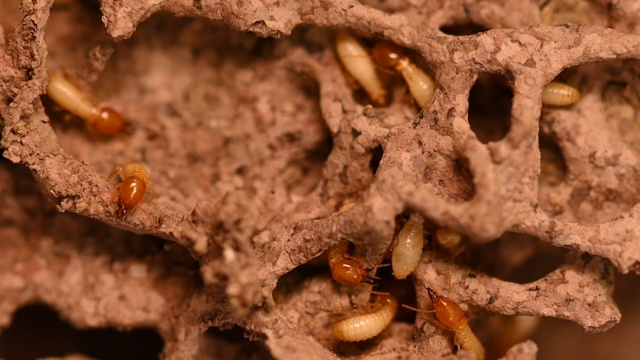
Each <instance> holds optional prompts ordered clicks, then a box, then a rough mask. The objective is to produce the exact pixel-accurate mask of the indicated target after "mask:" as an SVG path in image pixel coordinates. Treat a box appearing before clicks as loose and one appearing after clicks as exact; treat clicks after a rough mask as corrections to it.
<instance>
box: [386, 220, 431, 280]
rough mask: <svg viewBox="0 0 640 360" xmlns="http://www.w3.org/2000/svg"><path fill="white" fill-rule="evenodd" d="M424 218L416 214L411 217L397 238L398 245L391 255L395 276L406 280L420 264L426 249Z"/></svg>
mask: <svg viewBox="0 0 640 360" xmlns="http://www.w3.org/2000/svg"><path fill="white" fill-rule="evenodd" d="M423 223H424V218H423V217H422V215H420V214H419V213H417V212H415V213H413V214H411V216H409V219H408V220H407V222H406V223H405V224H404V226H403V227H402V229H401V230H400V232H399V233H398V237H397V245H396V247H395V248H394V249H393V251H392V253H391V267H392V269H393V276H395V277H396V278H397V279H404V278H406V277H407V276H408V275H409V274H410V273H411V272H412V271H413V270H415V268H416V266H418V262H420V255H422V248H423V247H424V226H423Z"/></svg>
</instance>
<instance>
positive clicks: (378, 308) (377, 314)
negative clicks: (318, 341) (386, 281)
mask: <svg viewBox="0 0 640 360" xmlns="http://www.w3.org/2000/svg"><path fill="white" fill-rule="evenodd" d="M372 308H373V312H371V313H369V314H366V315H360V316H356V317H353V318H350V319H346V320H343V321H340V322H339V323H337V324H335V325H334V326H333V329H332V330H333V335H334V336H335V337H336V338H338V339H339V340H341V341H363V340H367V339H371V338H372V337H374V336H376V335H378V334H380V333H381V332H382V331H384V329H386V328H387V326H389V324H391V320H393V318H394V316H396V312H398V302H397V301H396V299H395V298H394V297H393V296H391V295H388V294H384V295H377V296H376V300H375V301H374V303H373V304H372Z"/></svg>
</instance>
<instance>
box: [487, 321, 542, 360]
mask: <svg viewBox="0 0 640 360" xmlns="http://www.w3.org/2000/svg"><path fill="white" fill-rule="evenodd" d="M541 321H542V318H541V317H539V316H526V315H515V316H506V315H500V314H495V315H491V316H488V317H487V318H485V319H482V326H479V327H477V330H476V331H475V333H476V335H477V336H478V339H479V340H480V342H481V343H482V344H483V345H484V347H485V350H486V351H487V359H498V358H502V357H503V356H505V354H506V352H507V351H508V350H509V349H510V348H511V347H513V346H514V345H516V344H519V343H521V342H523V341H525V340H527V339H530V338H531V337H532V336H534V335H535V334H536V332H537V331H538V329H539V327H540V323H541Z"/></svg>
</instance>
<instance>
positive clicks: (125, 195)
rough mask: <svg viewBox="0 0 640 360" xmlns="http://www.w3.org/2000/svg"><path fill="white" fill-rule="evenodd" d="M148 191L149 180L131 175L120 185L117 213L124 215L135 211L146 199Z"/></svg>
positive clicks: (120, 215)
mask: <svg viewBox="0 0 640 360" xmlns="http://www.w3.org/2000/svg"><path fill="white" fill-rule="evenodd" d="M146 192H147V181H146V180H145V179H142V178H140V177H138V176H129V177H127V178H126V179H124V180H123V181H122V183H121V184H120V185H119V187H118V193H119V194H118V195H119V199H118V207H117V209H116V215H117V216H119V217H124V216H125V215H127V214H128V213H130V212H131V211H133V210H134V209H135V208H136V207H137V206H138V205H139V204H140V202H141V201H142V199H144V196H145V194H146Z"/></svg>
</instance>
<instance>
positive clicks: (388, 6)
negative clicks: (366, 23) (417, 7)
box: [358, 0, 411, 14]
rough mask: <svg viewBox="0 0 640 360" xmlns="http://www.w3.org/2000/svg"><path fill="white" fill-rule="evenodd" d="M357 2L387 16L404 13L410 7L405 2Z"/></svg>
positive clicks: (385, 0)
mask: <svg viewBox="0 0 640 360" xmlns="http://www.w3.org/2000/svg"><path fill="white" fill-rule="evenodd" d="M358 2H359V3H361V4H362V5H365V6H368V7H371V8H374V9H377V10H380V11H383V12H385V13H388V14H394V13H397V12H401V11H405V10H407V9H408V8H409V7H410V6H411V3H410V2H409V1H407V0H400V1H398V0H394V1H389V0H358Z"/></svg>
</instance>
